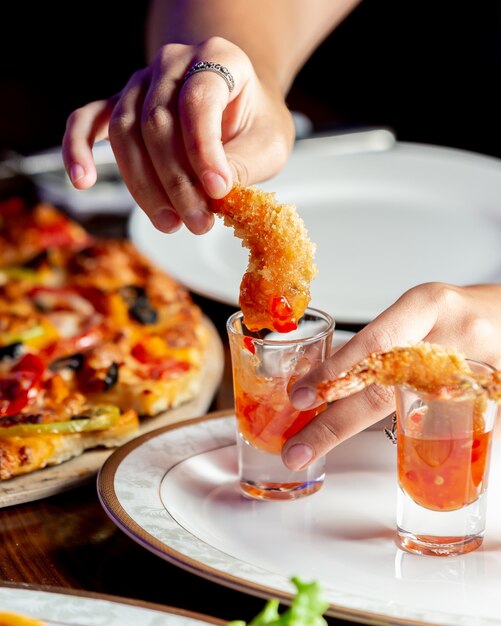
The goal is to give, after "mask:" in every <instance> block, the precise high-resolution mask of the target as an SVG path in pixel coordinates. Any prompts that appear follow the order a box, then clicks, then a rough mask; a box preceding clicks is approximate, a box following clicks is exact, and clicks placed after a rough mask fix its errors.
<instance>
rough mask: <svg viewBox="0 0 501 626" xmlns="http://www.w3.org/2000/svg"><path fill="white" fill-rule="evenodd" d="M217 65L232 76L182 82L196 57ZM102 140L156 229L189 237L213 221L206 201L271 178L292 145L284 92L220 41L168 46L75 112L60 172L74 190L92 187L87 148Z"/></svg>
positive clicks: (93, 175) (210, 75)
mask: <svg viewBox="0 0 501 626" xmlns="http://www.w3.org/2000/svg"><path fill="white" fill-rule="evenodd" d="M200 60H214V61H216V62H217V63H220V64H221V65H224V66H225V67H227V68H228V69H229V70H230V72H231V73H232V75H233V77H234V79H235V87H234V89H233V91H232V92H231V93H230V91H229V89H228V86H227V84H226V82H225V81H224V79H223V78H222V77H221V76H218V75H217V74H215V73H213V72H210V71H204V72H199V73H196V74H194V75H192V76H191V77H190V78H189V79H188V80H187V81H186V82H185V83H184V84H183V77H184V75H185V74H186V72H187V70H188V69H189V68H190V67H191V66H192V65H193V64H194V63H196V62H197V61H200ZM104 138H109V140H110V142H111V147H112V149H113V152H114V155H115V158H116V161H117V164H118V167H119V170H120V173H121V175H122V178H123V180H124V182H125V184H126V185H127V187H128V189H129V191H130V193H131V194H132V196H133V197H134V199H135V201H136V202H137V204H138V205H139V206H140V207H141V208H142V209H143V210H144V211H145V212H146V214H147V215H148V216H149V218H150V219H151V221H152V222H153V224H154V225H155V226H156V227H157V228H158V229H159V230H162V231H164V232H169V233H171V232H175V231H176V230H178V229H179V228H180V227H181V225H182V223H183V222H184V223H185V224H186V226H187V227H188V228H189V229H190V230H191V231H192V232H193V233H196V234H202V233H204V232H206V231H208V230H209V229H210V228H211V226H212V224H213V221H214V216H213V213H212V212H211V211H210V209H209V206H208V200H209V198H221V197H223V196H225V195H226V194H227V193H228V192H229V191H230V189H231V186H232V184H233V182H240V183H242V184H243V185H248V184H251V183H254V182H257V181H259V180H263V179H265V178H268V177H270V176H272V175H274V174H275V173H277V172H278V171H279V170H280V169H281V168H282V166H283V165H284V164H285V161H286V160H287V157H288V155H289V152H290V150H291V148H292V144H293V141H294V124H293V121H292V116H291V115H290V112H289V111H288V109H287V107H286V105H285V102H284V97H283V94H282V93H281V91H280V89H279V88H278V86H276V85H275V84H274V82H273V80H271V79H270V78H269V77H263V76H261V77H258V75H257V74H256V72H255V71H254V68H253V66H252V64H251V62H250V60H249V58H248V57H247V55H246V54H245V53H244V52H243V51H242V50H241V49H240V48H238V47H237V46H235V45H234V44H232V43H230V42H229V41H226V40H225V39H222V38H220V37H212V38H210V39H208V40H207V41H205V42H204V43H202V44H200V45H182V44H168V45H165V46H163V47H162V48H161V49H160V50H159V52H158V53H157V55H156V57H155V58H154V60H153V61H152V63H151V64H150V65H149V66H148V67H146V68H144V69H142V70H140V71H138V72H136V73H135V74H133V75H132V77H131V78H130V80H129V82H128V83H127V85H126V86H125V87H124V89H122V91H121V92H120V93H119V94H118V95H116V96H113V97H111V98H108V99H107V100H100V101H96V102H91V103H90V104H87V105H85V106H83V107H82V108H80V109H78V110H76V111H74V112H73V113H72V114H71V115H70V117H69V119H68V123H67V128H66V132H65V135H64V138H63V159H64V163H65V167H66V171H67V173H68V175H69V177H70V179H71V181H72V182H73V184H74V186H75V187H76V188H77V189H88V188H89V187H92V185H93V184H94V183H95V181H96V168H95V165H94V161H93V157H92V147H93V145H94V143H95V142H96V141H98V140H100V139H104Z"/></svg>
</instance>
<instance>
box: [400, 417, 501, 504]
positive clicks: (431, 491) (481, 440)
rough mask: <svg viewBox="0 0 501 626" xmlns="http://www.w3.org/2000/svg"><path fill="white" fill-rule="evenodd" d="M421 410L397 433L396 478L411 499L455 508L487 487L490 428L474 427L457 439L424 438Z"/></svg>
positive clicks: (470, 501)
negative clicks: (421, 430) (414, 427)
mask: <svg viewBox="0 0 501 626" xmlns="http://www.w3.org/2000/svg"><path fill="white" fill-rule="evenodd" d="M423 418H424V416H423V413H422V412H420V411H415V412H414V413H412V414H411V415H410V416H409V418H408V420H410V421H412V422H414V424H415V425H416V432H415V433H413V432H412V430H413V429H412V428H410V429H409V430H407V432H406V433H404V432H402V431H401V429H400V430H399V432H398V480H399V484H400V486H401V488H402V489H403V490H404V491H405V493H407V495H408V496H409V497H411V498H412V499H413V500H414V502H416V503H417V504H420V505H421V506H423V507H425V508H428V509H432V510H434V511H454V510H456V509H460V508H462V507H463V506H466V505H468V504H471V503H472V502H474V501H475V500H476V499H477V498H478V497H479V496H480V495H481V494H482V493H483V491H484V490H485V489H486V487H487V474H486V469H487V468H488V467H489V455H490V447H491V446H490V443H491V436H492V431H490V432H480V431H477V432H476V431H475V429H473V430H472V431H471V432H470V433H462V434H461V435H460V436H458V437H456V438H451V437H436V438H433V437H431V438H424V437H423V436H422V434H420V433H419V432H418V431H419V424H420V422H421V421H422V420H423Z"/></svg>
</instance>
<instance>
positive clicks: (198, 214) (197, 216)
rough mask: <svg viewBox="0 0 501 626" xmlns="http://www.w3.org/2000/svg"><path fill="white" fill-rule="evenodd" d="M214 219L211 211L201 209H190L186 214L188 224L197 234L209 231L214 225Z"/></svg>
mask: <svg viewBox="0 0 501 626" xmlns="http://www.w3.org/2000/svg"><path fill="white" fill-rule="evenodd" d="M213 219H214V218H213V217H212V215H211V214H210V213H207V212H206V211H201V210H200V209H193V210H192V211H188V212H187V213H186V215H185V216H184V221H185V222H186V226H188V228H189V229H190V230H191V231H192V232H193V233H195V234H197V235H198V234H202V233H205V232H207V231H208V230H209V229H210V227H211V226H212V221H213Z"/></svg>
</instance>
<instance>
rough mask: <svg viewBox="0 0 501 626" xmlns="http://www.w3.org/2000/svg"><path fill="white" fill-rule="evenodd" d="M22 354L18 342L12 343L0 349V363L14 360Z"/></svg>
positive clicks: (20, 345) (21, 346)
mask: <svg viewBox="0 0 501 626" xmlns="http://www.w3.org/2000/svg"><path fill="white" fill-rule="evenodd" d="M22 353H23V344H22V343H21V342H20V341H14V342H13V343H9V344H7V345H6V346H2V347H0V361H2V360H3V359H16V358H17V357H19V356H21V354H22Z"/></svg>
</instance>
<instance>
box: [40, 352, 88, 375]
mask: <svg viewBox="0 0 501 626" xmlns="http://www.w3.org/2000/svg"><path fill="white" fill-rule="evenodd" d="M84 360H85V357H84V355H83V354H82V353H81V352H77V353H76V354H71V355H70V356H63V357H61V358H59V359H54V361H52V362H51V363H50V364H49V369H50V370H51V371H52V372H59V371H60V370H64V369H66V368H68V369H71V370H74V371H75V372H78V371H79V370H81V369H82V368H83V365H84Z"/></svg>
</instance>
